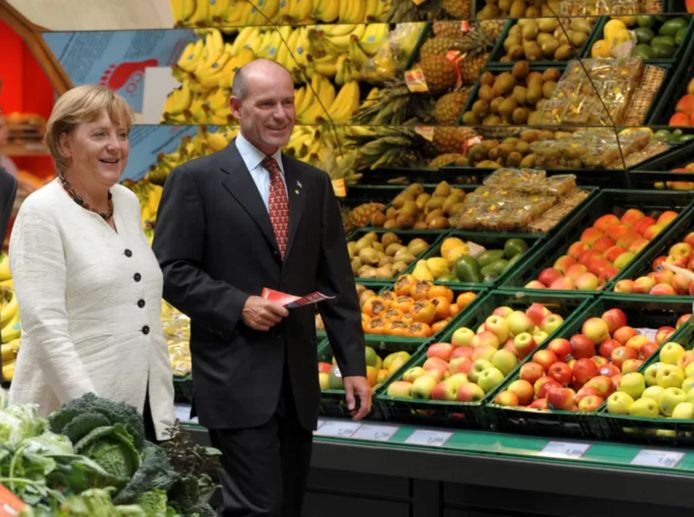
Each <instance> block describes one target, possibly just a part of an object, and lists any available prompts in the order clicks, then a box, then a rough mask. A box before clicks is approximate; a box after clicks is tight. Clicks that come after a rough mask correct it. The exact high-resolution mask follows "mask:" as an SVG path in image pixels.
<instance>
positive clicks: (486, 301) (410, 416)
mask: <svg viewBox="0 0 694 517" xmlns="http://www.w3.org/2000/svg"><path fill="white" fill-rule="evenodd" d="M536 302H537V303H543V304H545V305H546V306H548V307H551V310H552V312H556V313H558V314H560V315H562V316H563V317H564V318H565V323H566V322H569V321H570V320H571V317H572V316H571V315H572V314H573V313H574V312H576V311H578V310H580V309H581V307H583V306H584V305H585V304H587V303H588V302H589V299H588V297H586V296H585V295H583V296H581V295H578V296H573V297H570V298H566V297H562V296H559V295H557V294H555V293H528V294H527V295H523V296H521V297H518V296H516V295H515V294H514V293H507V292H500V291H493V292H491V293H489V294H487V295H486V296H484V297H483V298H481V299H480V300H479V301H478V302H475V303H474V304H473V310H470V311H467V312H465V313H463V314H461V316H460V317H459V318H456V319H455V320H454V322H453V323H452V324H451V325H450V326H449V327H448V330H447V331H446V332H444V333H443V335H442V336H441V339H440V341H444V342H449V341H450V339H451V336H452V335H453V333H454V332H455V330H456V329H458V328H460V327H469V328H471V329H475V328H477V327H478V326H479V325H481V324H482V323H483V322H484V321H485V320H486V318H487V317H488V316H489V315H491V314H492V312H493V311H494V309H495V308H496V307H499V306H503V305H507V306H510V307H511V308H513V309H518V310H525V309H527V308H528V307H529V306H530V305H531V304H532V303H536ZM560 330H561V329H557V330H556V331H554V332H552V333H550V334H549V336H548V337H547V338H546V340H545V342H549V340H551V338H552V337H553V336H554V335H555V334H556V333H557V332H559V331H560ZM427 348H428V346H427V347H426V348H425V349H423V350H422V351H421V352H420V353H419V354H418V356H417V357H415V358H413V360H412V361H411V363H410V364H409V365H408V366H407V367H408V368H410V367H414V366H420V365H422V364H423V363H424V361H425V360H426V358H427V356H426V349H427ZM524 360H525V359H524ZM524 360H521V361H520V362H519V364H518V365H517V366H516V368H514V369H513V370H512V371H511V372H510V373H509V375H513V374H514V372H515V371H517V370H518V368H520V364H522V363H523V362H524ZM405 371H406V370H403V371H402V372H401V373H404V372H405ZM401 377H402V375H400V376H398V377H393V378H392V379H391V380H390V382H388V383H386V384H384V386H383V387H382V388H381V389H380V390H379V393H378V395H377V402H378V404H379V406H380V407H381V411H382V412H383V414H384V415H386V417H387V418H388V419H390V420H399V421H412V422H419V423H426V424H431V425H445V426H457V427H478V428H482V427H486V428H488V427H490V426H491V425H492V423H493V421H491V420H489V418H488V415H487V411H486V407H485V402H486V401H488V400H492V399H493V396H494V392H495V391H496V390H490V392H489V393H487V395H486V396H485V398H484V399H483V400H481V401H478V402H459V401H441V400H421V399H405V398H393V397H389V396H388V395H387V390H388V386H389V385H390V384H391V383H392V382H394V381H396V380H399V379H400V378H401Z"/></svg>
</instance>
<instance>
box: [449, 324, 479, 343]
mask: <svg viewBox="0 0 694 517" xmlns="http://www.w3.org/2000/svg"><path fill="white" fill-rule="evenodd" d="M474 336H475V332H474V331H473V330H472V329H469V328H467V327H460V328H458V329H456V330H455V332H453V335H452V336H451V344H452V345H453V346H467V345H469V344H470V341H472V338H473V337H474Z"/></svg>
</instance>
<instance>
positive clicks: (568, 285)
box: [549, 277, 576, 291]
mask: <svg viewBox="0 0 694 517" xmlns="http://www.w3.org/2000/svg"><path fill="white" fill-rule="evenodd" d="M549 288H550V289H555V290H562V291H573V290H574V289H576V284H574V281H573V280H571V279H570V278H567V277H564V278H559V279H558V280H555V281H554V282H552V284H551V285H550V286H549Z"/></svg>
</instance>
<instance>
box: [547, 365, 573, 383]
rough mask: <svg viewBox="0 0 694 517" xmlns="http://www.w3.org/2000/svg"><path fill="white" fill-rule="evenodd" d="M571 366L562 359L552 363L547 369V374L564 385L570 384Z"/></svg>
mask: <svg viewBox="0 0 694 517" xmlns="http://www.w3.org/2000/svg"><path fill="white" fill-rule="evenodd" d="M571 375H572V371H571V367H570V366H569V365H568V364H566V363H564V362H561V361H556V362H555V363H552V364H551V365H550V366H549V368H548V369H547V376H548V377H551V378H552V379H554V380H555V381H557V382H558V383H559V384H561V385H562V386H568V385H569V383H570V382H571Z"/></svg>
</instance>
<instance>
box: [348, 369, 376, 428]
mask: <svg viewBox="0 0 694 517" xmlns="http://www.w3.org/2000/svg"><path fill="white" fill-rule="evenodd" d="M342 384H343V385H344V387H345V400H346V401H347V408H348V409H349V412H350V413H351V415H352V420H361V419H362V418H364V417H365V416H366V415H368V414H369V413H370V412H371V396H372V391H371V385H370V384H369V381H367V380H366V377H361V376H357V375H350V376H347V377H343V378H342ZM357 402H358V404H357Z"/></svg>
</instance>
